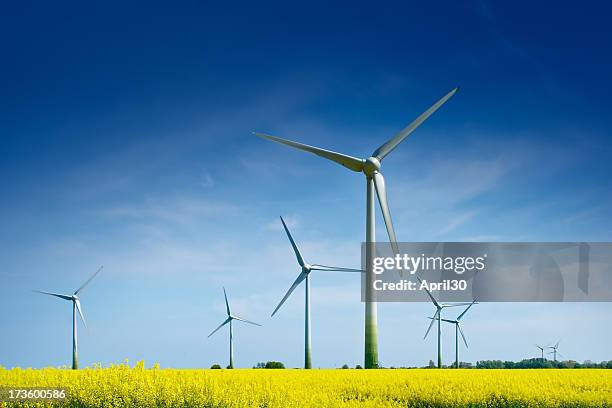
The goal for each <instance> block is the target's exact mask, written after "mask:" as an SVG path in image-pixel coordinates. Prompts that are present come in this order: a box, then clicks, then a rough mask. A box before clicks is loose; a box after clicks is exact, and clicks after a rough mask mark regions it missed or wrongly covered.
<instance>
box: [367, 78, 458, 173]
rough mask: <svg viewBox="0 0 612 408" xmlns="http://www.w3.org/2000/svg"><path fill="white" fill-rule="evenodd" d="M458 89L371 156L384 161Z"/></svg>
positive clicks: (444, 97)
mask: <svg viewBox="0 0 612 408" xmlns="http://www.w3.org/2000/svg"><path fill="white" fill-rule="evenodd" d="M458 89H459V88H455V89H453V90H452V91H450V92H449V93H447V94H446V95H444V96H443V97H442V99H440V100H439V101H438V102H436V103H435V104H433V106H432V107H431V108H429V109H427V110H426V111H425V112H423V113H422V114H421V115H420V116H419V117H418V118H416V119H415V120H414V121H413V122H412V123H411V124H409V125H408V126H406V127H405V128H404V129H402V130H401V131H400V132H399V133H398V134H397V135H395V136H393V138H391V139H390V140H388V141H387V142H386V143H385V144H383V145H382V146H380V147H379V148H378V149H376V151H375V152H374V153H372V156H375V157H377V158H378V160H380V161H382V159H384V158H385V156H386V155H388V154H389V153H391V151H392V150H393V149H395V148H396V147H397V145H399V144H400V143H401V142H402V141H403V140H404V139H406V138H407V137H408V136H409V135H410V134H411V133H412V132H413V131H414V130H415V129H416V128H417V127H419V125H420V124H421V123H423V122H425V120H427V118H429V117H430V116H431V114H432V113H434V112H435V111H437V110H438V108H440V106H442V105H444V103H445V102H446V101H447V100H449V99H450V98H451V97H452V96H453V95H454V94H455V92H457V90H458Z"/></svg>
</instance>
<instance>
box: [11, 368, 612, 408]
mask: <svg viewBox="0 0 612 408" xmlns="http://www.w3.org/2000/svg"><path fill="white" fill-rule="evenodd" d="M12 386H15V387H67V388H68V389H69V393H70V396H69V399H68V400H67V401H66V402H65V403H62V404H58V405H61V406H74V407H85V406H105V407H111V406H116V407H124V406H145V407H159V406H172V407H179V406H180V407H184V406H190V407H191V406H193V407H241V406H257V407H321V406H323V407H333V406H347V407H350V406H368V407H497V406H503V407H508V406H510V407H612V370H597V369H574V370H572V369H566V370H555V369H544V370H477V369H469V370H452V369H444V370H435V369H430V370H428V369H409V370H400V369H395V370H394V369H386V370H354V369H352V370H339V369H337V370H310V371H305V370H292V369H286V370H264V369H245V370H174V369H156V368H153V369H145V368H144V367H143V365H142V364H138V365H137V366H136V367H132V368H130V367H129V366H128V365H127V364H121V365H116V366H111V367H109V368H100V367H94V368H86V369H83V370H78V371H72V370H64V369H54V368H47V369H40V370H39V369H11V370H7V369H1V368H0V387H12ZM12 405H13V404H5V405H4V406H12ZM24 405H25V406H41V405H42V404H40V403H38V405H37V403H28V404H20V405H19V406H24ZM47 405H49V404H47ZM0 406H2V403H0Z"/></svg>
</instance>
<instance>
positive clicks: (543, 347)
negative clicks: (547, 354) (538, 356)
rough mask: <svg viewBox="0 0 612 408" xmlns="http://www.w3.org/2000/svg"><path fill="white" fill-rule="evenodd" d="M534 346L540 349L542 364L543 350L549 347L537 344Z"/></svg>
mask: <svg viewBox="0 0 612 408" xmlns="http://www.w3.org/2000/svg"><path fill="white" fill-rule="evenodd" d="M535 346H536V347H537V348H539V349H540V352H541V353H542V362H544V349H547V348H549V346H540V345H539V344H536V345H535Z"/></svg>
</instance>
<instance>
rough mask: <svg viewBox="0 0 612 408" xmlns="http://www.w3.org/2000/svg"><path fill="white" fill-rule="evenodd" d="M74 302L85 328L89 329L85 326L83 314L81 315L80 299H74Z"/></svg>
mask: <svg viewBox="0 0 612 408" xmlns="http://www.w3.org/2000/svg"><path fill="white" fill-rule="evenodd" d="M74 303H75V304H76V308H77V310H78V311H79V315H80V316H81V320H82V321H83V324H84V325H85V328H87V329H89V327H87V322H86V321H85V316H83V311H82V310H81V301H80V300H78V299H77V300H75V301H74Z"/></svg>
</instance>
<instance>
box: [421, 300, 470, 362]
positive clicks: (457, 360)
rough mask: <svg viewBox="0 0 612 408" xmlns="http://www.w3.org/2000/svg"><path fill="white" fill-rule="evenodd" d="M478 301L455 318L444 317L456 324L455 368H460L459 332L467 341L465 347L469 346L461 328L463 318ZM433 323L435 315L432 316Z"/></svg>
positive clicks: (445, 320) (464, 341)
mask: <svg viewBox="0 0 612 408" xmlns="http://www.w3.org/2000/svg"><path fill="white" fill-rule="evenodd" d="M475 303H476V301H475V300H474V301H473V302H472V303H470V305H469V306H468V307H467V308H466V309H465V310H464V311H463V313H461V314H460V315H459V316H457V318H456V319H455V320H449V319H442V321H443V322H447V323H452V324H454V325H455V368H459V333H461V338H462V339H463V343H465V347H469V346H468V344H467V340H466V339H465V334H464V333H463V330H462V329H461V318H462V317H463V316H465V314H466V313H467V311H468V310H470V307H472V306H473V305H474V304H475ZM430 319H432V323H433V319H434V318H433V317H430Z"/></svg>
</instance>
